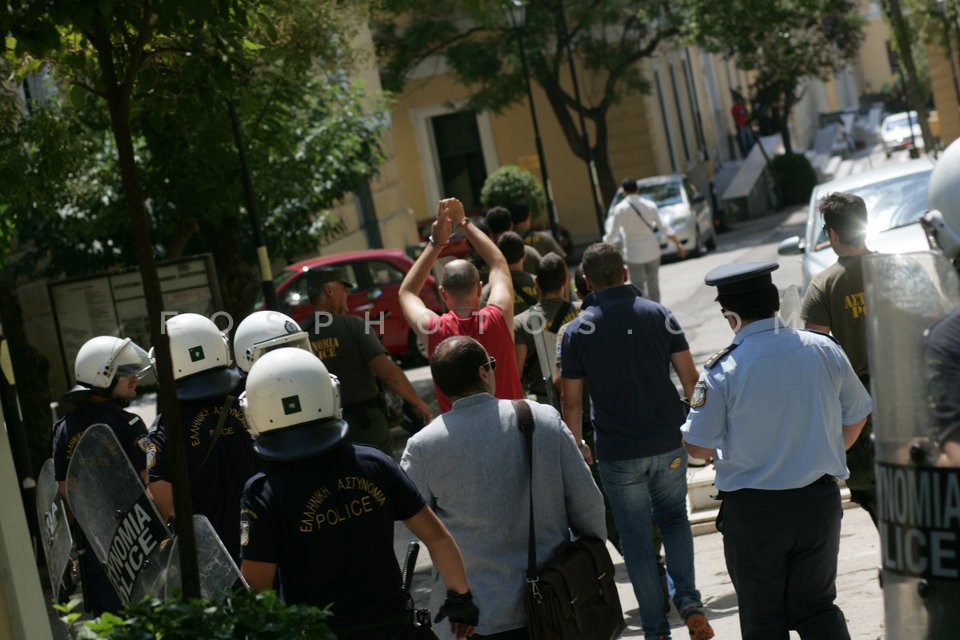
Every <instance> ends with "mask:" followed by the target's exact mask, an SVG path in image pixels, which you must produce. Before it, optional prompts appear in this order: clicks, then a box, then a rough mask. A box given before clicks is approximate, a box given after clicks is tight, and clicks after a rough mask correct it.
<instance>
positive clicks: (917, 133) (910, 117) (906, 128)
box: [880, 111, 923, 158]
mask: <svg viewBox="0 0 960 640" xmlns="http://www.w3.org/2000/svg"><path fill="white" fill-rule="evenodd" d="M911 130H912V131H913V136H911V135H910V131H911ZM880 138H881V139H882V140H883V151H884V153H886V154H887V157H888V158H889V157H890V155H891V154H892V153H893V152H894V151H897V150H899V149H909V148H911V147H915V148H917V149H923V132H922V131H921V130H920V122H919V121H918V120H917V112H916V111H911V112H909V114H908V113H907V112H906V111H901V112H900V113H894V114H891V115H889V116H887V117H886V118H884V119H883V122H881V123H880Z"/></svg>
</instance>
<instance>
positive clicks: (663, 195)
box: [607, 174, 717, 257]
mask: <svg viewBox="0 0 960 640" xmlns="http://www.w3.org/2000/svg"><path fill="white" fill-rule="evenodd" d="M637 188H638V189H639V193H640V195H641V196H643V197H644V198H647V199H648V200H652V201H653V202H654V203H655V204H656V205H657V208H658V209H659V210H660V215H661V216H662V217H663V220H664V222H666V223H667V224H669V225H670V226H671V227H673V230H674V231H675V232H676V234H677V239H678V240H680V243H681V244H682V245H683V248H684V249H686V250H687V254H688V255H701V254H703V253H706V251H707V250H708V249H716V247H717V231H716V229H715V228H714V226H713V209H712V208H711V207H710V203H709V202H708V201H707V197H706V195H704V194H703V193H701V192H700V190H699V189H697V186H696V185H695V184H693V182H691V181H690V180H688V179H687V178H684V177H683V176H681V175H678V174H674V175H666V176H653V177H651V178H642V179H640V180H637ZM621 200H623V188H622V187H621V188H618V189H617V193H616V195H614V196H613V201H612V202H611V203H610V207H609V208H608V209H607V218H608V219H609V217H610V215H611V214H612V213H613V208H614V207H616V206H617V204H619V203H620V201H621ZM657 238H658V239H659V240H660V255H661V256H663V257H672V256H676V255H677V247H676V245H675V244H673V243H672V242H669V241H668V240H667V239H666V238H665V237H664V236H663V234H661V233H660V231H659V230H658V231H657Z"/></svg>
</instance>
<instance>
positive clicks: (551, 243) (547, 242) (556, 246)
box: [522, 229, 567, 258]
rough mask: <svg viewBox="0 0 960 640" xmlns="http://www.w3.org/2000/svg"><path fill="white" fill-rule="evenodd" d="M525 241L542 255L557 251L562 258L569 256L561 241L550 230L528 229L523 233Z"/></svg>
mask: <svg viewBox="0 0 960 640" xmlns="http://www.w3.org/2000/svg"><path fill="white" fill-rule="evenodd" d="M522 237H523V241H524V242H526V243H527V244H528V245H530V246H531V247H533V248H534V249H536V250H537V253H539V254H540V255H541V256H545V255H547V254H548V253H555V254H557V255H558V256H560V257H561V258H566V257H567V252H566V251H564V250H563V247H561V246H560V243H559V242H557V241H556V240H555V239H554V238H553V236H552V235H550V232H549V231H534V230H533V229H527V230H526V231H524V232H523V234H522Z"/></svg>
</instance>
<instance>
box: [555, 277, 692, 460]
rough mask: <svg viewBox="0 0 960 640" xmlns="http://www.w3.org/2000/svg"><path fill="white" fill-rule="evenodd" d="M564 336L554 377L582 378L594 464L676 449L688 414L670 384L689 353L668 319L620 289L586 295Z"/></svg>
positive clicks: (664, 312) (657, 306)
mask: <svg viewBox="0 0 960 640" xmlns="http://www.w3.org/2000/svg"><path fill="white" fill-rule="evenodd" d="M583 306H584V309H583V311H582V312H581V313H580V315H579V316H578V317H577V318H576V319H575V320H573V321H572V322H571V323H570V324H569V325H568V326H567V328H566V330H565V331H564V333H563V338H562V340H563V344H562V346H561V350H560V375H562V376H563V377H564V378H571V379H580V378H587V379H588V381H589V384H590V400H591V401H592V405H593V426H594V429H595V432H596V436H597V439H596V445H597V457H598V458H599V459H601V460H631V459H635V458H644V457H647V456H653V455H659V454H663V453H667V452H669V451H673V450H674V449H676V448H678V447H679V446H680V444H681V442H680V425H681V424H683V421H684V417H685V415H686V409H685V407H684V405H683V402H682V401H681V400H680V394H679V393H678V392H677V388H676V387H675V386H674V383H673V381H672V380H671V379H670V367H671V363H672V360H671V358H672V356H673V354H674V353H679V352H681V351H686V350H688V349H689V348H690V347H689V345H688V344H687V339H686V337H685V336H684V334H683V330H682V329H681V328H680V324H679V323H678V322H677V320H676V318H675V317H674V316H673V313H672V312H671V311H670V310H669V309H667V308H666V307H664V306H663V305H660V304H658V303H656V302H653V301H651V300H648V299H647V298H644V297H643V296H641V295H638V294H637V290H636V289H635V288H634V287H632V286H630V285H620V286H617V287H612V288H610V289H605V290H603V291H600V292H598V293H592V294H590V295H589V296H587V299H586V300H584V302H583Z"/></svg>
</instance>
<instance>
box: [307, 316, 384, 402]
mask: <svg viewBox="0 0 960 640" xmlns="http://www.w3.org/2000/svg"><path fill="white" fill-rule="evenodd" d="M303 329H304V331H306V332H307V333H308V334H309V335H310V347H311V348H312V349H313V353H314V354H316V356H317V357H318V358H320V359H321V360H323V364H324V365H326V367H327V371H329V372H330V373H332V374H333V375H335V376H337V379H338V380H339V381H340V403H341V406H343V407H349V406H350V405H352V404H356V403H357V402H363V401H365V400H371V399H373V398H375V397H377V396H378V395H379V394H380V387H379V386H377V380H376V378H375V377H374V374H373V370H372V369H370V361H371V360H373V359H374V358H375V357H377V356H378V355H380V354H381V353H386V351H387V350H386V348H385V347H384V346H383V343H382V342H380V337H379V336H378V335H377V325H376V324H373V323H370V324H369V325H368V324H367V323H366V321H365V320H364V319H363V318H359V317H357V316H348V315H343V314H340V313H324V312H317V313H315V314H314V315H313V316H311V317H310V319H309V320H308V321H307V322H305V323H304V325H303Z"/></svg>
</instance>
